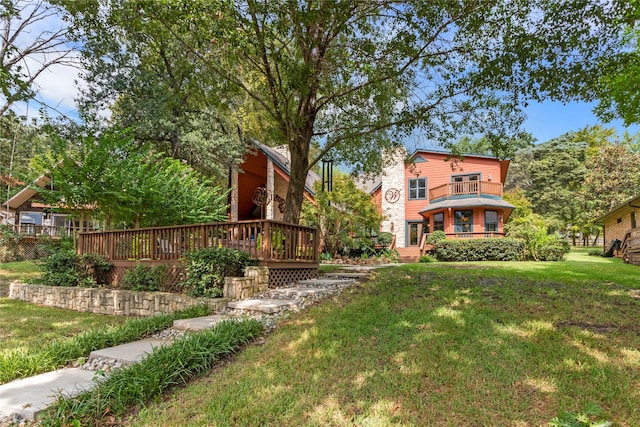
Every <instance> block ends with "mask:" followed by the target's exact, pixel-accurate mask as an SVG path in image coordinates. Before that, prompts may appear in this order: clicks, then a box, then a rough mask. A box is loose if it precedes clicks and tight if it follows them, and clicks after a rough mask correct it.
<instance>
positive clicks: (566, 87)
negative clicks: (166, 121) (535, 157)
mask: <svg viewBox="0 0 640 427" xmlns="http://www.w3.org/2000/svg"><path fill="white" fill-rule="evenodd" d="M64 4H65V6H66V7H67V8H68V10H69V11H70V12H71V13H73V14H74V16H75V17H76V28H81V27H82V28H85V29H88V28H101V25H102V24H101V23H99V22H98V23H96V22H95V17H97V16H100V15H101V16H106V17H107V19H106V20H105V21H104V22H106V23H108V24H109V25H112V26H113V27H112V29H111V31H110V33H109V34H111V35H114V36H117V37H115V38H114V40H117V43H116V45H113V46H111V47H109V52H110V53H112V54H114V55H113V57H109V61H106V62H105V61H103V60H102V59H101V58H103V56H101V55H96V54H91V56H90V57H91V58H92V59H91V60H92V61H95V62H94V64H95V65H96V66H98V65H99V66H100V67H105V71H107V72H111V74H110V75H112V76H116V78H117V79H121V80H123V82H124V83H125V84H124V86H125V87H128V88H132V87H134V88H135V85H132V84H131V83H132V82H136V84H138V82H139V83H140V84H141V85H143V84H144V83H149V85H150V86H149V87H150V88H151V87H152V85H151V83H152V80H148V79H147V78H146V77H145V78H141V77H140V76H141V75H142V74H143V73H146V74H147V75H148V76H153V75H154V73H159V74H163V75H165V74H167V73H168V71H169V70H170V69H171V70H173V71H174V73H175V75H181V76H184V78H185V79H186V80H182V79H178V80H172V79H171V78H170V79H168V80H166V82H167V85H166V86H164V87H165V90H163V91H161V93H158V94H157V95H158V97H155V98H154V97H153V96H149V97H147V99H148V100H149V101H150V102H155V101H158V100H160V99H162V96H165V95H166V96H169V95H167V94H170V96H171V99H172V100H174V101H175V100H180V99H184V97H183V98H181V97H180V96H178V95H177V93H179V92H174V89H175V88H174V87H171V84H170V83H172V82H173V83H177V84H178V86H180V84H182V83H184V84H186V85H190V87H191V86H195V87H196V88H197V89H196V90H195V94H196V96H195V98H197V99H198V102H196V104H195V105H197V106H198V107H199V110H198V111H207V110H206V109H205V108H203V106H206V107H207V108H210V109H212V111H214V112H215V113H214V115H215V116H216V117H219V116H221V117H225V118H229V117H233V116H234V111H235V110H238V109H239V108H240V107H241V106H245V107H246V108H244V111H250V112H252V114H254V117H259V118H260V119H265V120H266V125H265V127H264V129H268V131H269V133H270V137H271V138H273V139H274V140H279V141H281V142H284V143H286V144H288V146H289V149H290V151H291V178H290V184H289V189H288V192H287V197H286V204H285V220H286V221H290V222H297V221H298V219H299V214H300V208H301V205H302V200H303V189H304V181H305V177H306V174H307V172H308V170H309V169H310V168H312V167H313V166H314V165H315V164H316V163H317V162H318V161H319V160H320V159H322V158H323V157H325V156H331V157H333V158H334V159H335V160H336V161H339V162H341V163H343V164H344V165H346V166H348V167H349V168H351V169H352V170H353V171H354V172H355V173H358V172H370V171H376V170H378V169H379V168H380V167H381V164H382V158H381V156H380V153H381V150H382V149H384V148H388V147H391V146H394V145H397V144H401V143H402V141H403V138H404V137H405V136H406V135H408V134H409V133H410V132H412V131H413V130H414V129H416V128H420V129H421V130H422V133H423V134H425V135H426V137H427V138H429V139H430V140H433V141H440V142H441V143H442V144H443V145H445V146H447V147H448V146H450V144H451V143H452V141H453V140H454V138H455V137H456V136H457V135H459V134H460V132H463V131H466V130H470V132H471V133H473V134H484V135H488V136H490V140H491V141H500V140H502V138H510V137H516V138H517V137H519V136H520V130H519V124H520V122H521V119H522V115H521V114H520V111H519V109H518V107H519V106H521V105H522V104H523V103H524V102H526V100H527V99H534V100H541V99H543V98H545V97H553V98H557V99H565V100H566V99H572V98H573V97H576V96H578V95H580V94H581V91H582V90H583V88H584V87H585V86H584V83H585V81H591V80H592V79H593V78H594V76H595V75H597V70H598V64H599V62H600V61H601V60H602V59H603V58H605V57H607V56H608V55H612V54H613V53H612V52H616V51H617V47H618V42H619V38H618V37H617V36H618V33H619V26H618V25H617V23H618V22H620V20H622V19H624V18H625V17H626V15H627V14H628V13H629V10H628V5H627V3H626V2H622V1H619V2H618V1H613V2H611V1H593V0H580V1H572V2H565V1H554V0H516V1H510V2H504V1H499V0H477V1H470V2H452V1H442V2H440V1H436V2H424V1H422V0H405V1H377V2H353V1H335V2H328V1H327V2H325V1H319V2H300V1H297V0H273V1H259V0H236V1H231V0H194V1H190V2H184V1H181V0H168V1H166V2H162V3H159V2H152V1H151V2H150V1H145V0H118V1H106V0H104V1H102V0H96V1H93V2H71V1H69V2H66V1H65V2H64ZM112 16H118V17H119V18H118V19H115V20H109V18H110V17H112ZM614 23H615V24H616V25H614ZM88 40H89V42H90V41H91V39H90V38H89V39H88ZM125 40H126V41H127V43H124V44H123V41H125ZM95 42H96V43H102V42H104V46H107V45H108V44H109V43H108V38H97V39H95ZM87 46H91V49H93V51H94V52H100V46H96V45H91V43H87ZM118 46H123V47H122V48H118ZM163 49H164V50H163ZM89 51H91V50H89ZM150 52H153V55H151V56H147V54H148V53H150ZM162 52H172V54H171V55H169V54H167V55H165V56H162ZM178 53H181V54H182V55H183V56H182V59H183V60H180V58H179V57H178V55H177V54H178ZM148 58H154V60H148ZM121 59H122V60H125V61H126V62H127V63H128V64H130V66H128V67H127V68H126V70H128V71H127V72H125V73H118V72H114V71H118V67H119V64H121V63H122V61H121ZM167 64H172V67H171V68H170V67H168V66H167ZM90 69H91V68H90ZM107 74H108V73H102V74H100V73H98V74H96V75H99V76H106V75H107ZM167 75H168V74H167ZM96 83H99V84H100V83H101V81H100V79H97V80H96ZM111 87H113V88H115V86H114V85H112V86H111ZM160 87H163V86H160ZM144 89H145V88H144V87H142V88H141V90H144ZM116 92H118V97H119V99H118V103H117V104H116V106H117V107H119V108H124V106H125V105H126V104H127V103H128V102H137V99H136V97H135V96H134V97H130V96H128V94H127V93H123V92H119V91H116ZM189 93H191V92H189ZM144 102H147V101H144ZM160 104H162V105H167V104H169V105H173V106H176V107H179V108H183V107H182V106H181V105H179V104H176V103H175V102H173V103H171V102H168V101H167V102H165V101H163V102H161V103H159V105H158V107H159V108H162V106H161V105H160ZM192 105H194V104H192ZM127 110H128V111H130V112H131V113H135V112H137V111H138V110H137V109H136V108H129V107H127ZM141 110H142V111H143V112H144V111H152V109H150V108H147V107H145V108H142V109H141ZM187 110H188V109H187ZM222 111H224V113H221V112H222ZM198 114H199V113H198ZM130 116H131V117H132V118H135V117H136V116H135V114H130ZM160 116H163V114H160ZM167 117H171V115H170V114H169V115H168V116H167ZM173 117H175V116H173ZM255 121H260V120H255ZM150 123H153V122H150ZM158 129H162V127H160V126H159V127H157V128H156V127H155V126H153V130H158ZM258 139H262V138H258ZM314 144H315V145H317V146H319V147H320V149H319V150H317V155H315V156H311V155H310V152H311V150H310V147H311V146H312V145H314Z"/></svg>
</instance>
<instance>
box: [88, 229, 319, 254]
mask: <svg viewBox="0 0 640 427" xmlns="http://www.w3.org/2000/svg"><path fill="white" fill-rule="evenodd" d="M212 247H225V248H234V249H238V250H240V251H243V252H247V253H248V254H249V255H250V256H251V257H252V258H255V259H259V260H264V261H312V262H315V261H317V260H318V232H317V229H315V228H312V227H306V226H302V225H295V224H287V223H284V222H279V221H270V220H258V221H238V222H218V223H208V224H194V225H179V226H170V227H155V228H139V229H129V230H111V231H101V232H89V233H81V234H80V236H79V239H78V252H79V253H80V254H85V253H94V254H100V255H104V256H105V257H106V258H107V259H109V260H142V259H149V260H179V259H181V258H183V257H184V255H185V254H186V253H187V252H191V251H196V250H198V249H205V248H212Z"/></svg>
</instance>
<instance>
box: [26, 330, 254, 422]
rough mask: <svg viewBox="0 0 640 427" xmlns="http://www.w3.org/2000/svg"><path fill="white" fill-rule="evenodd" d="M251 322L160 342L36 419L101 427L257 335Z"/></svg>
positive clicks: (184, 381)
mask: <svg viewBox="0 0 640 427" xmlns="http://www.w3.org/2000/svg"><path fill="white" fill-rule="evenodd" d="M262 331H263V326H262V324H261V323H259V322H258V321H257V320H253V319H250V320H245V321H241V322H238V321H232V320H228V321H225V322H221V323H218V324H216V325H215V326H214V327H213V329H211V330H207V331H203V332H199V333H195V334H189V335H187V336H185V337H184V338H183V339H178V340H176V341H175V342H174V343H173V344H171V345H168V346H162V347H158V348H156V349H154V351H153V352H152V353H151V354H150V355H149V356H148V357H146V358H145V359H144V360H142V361H141V362H139V363H136V364H134V365H131V366H128V367H126V368H124V369H119V370H116V371H114V372H113V373H112V374H111V375H109V376H108V377H105V378H103V379H101V380H100V382H99V384H98V386H97V387H96V388H94V389H93V390H91V391H88V392H85V393H82V394H80V395H78V396H76V397H73V398H68V397H62V396H61V397H59V398H58V401H57V402H56V404H55V405H54V406H53V407H52V408H50V409H49V410H48V411H47V412H46V413H45V414H44V416H42V417H39V420H38V421H39V422H38V425H41V426H68V425H83V426H104V425H110V422H111V421H113V419H114V417H121V416H122V415H124V414H125V413H126V411H127V409H130V408H132V407H137V406H139V405H140V404H142V403H144V402H146V401H148V400H149V399H152V398H158V397H160V396H161V395H162V393H163V392H164V391H166V390H168V389H171V388H173V387H178V386H182V385H184V384H185V383H187V382H188V381H189V379H191V378H192V377H194V376H197V375H200V374H202V373H203V372H207V371H209V370H210V369H211V368H212V367H213V366H214V364H215V363H217V362H218V361H219V360H221V359H222V358H225V357H228V356H229V355H231V354H233V353H235V352H236V351H237V349H238V348H239V347H240V346H242V345H244V344H246V343H248V342H249V341H251V340H253V339H254V338H255V337H257V336H259V335H260V334H262Z"/></svg>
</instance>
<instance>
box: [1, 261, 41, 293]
mask: <svg viewBox="0 0 640 427" xmlns="http://www.w3.org/2000/svg"><path fill="white" fill-rule="evenodd" d="M36 277H40V270H39V268H38V266H37V264H36V263H35V262H33V261H16V262H7V263H3V264H0V297H5V296H7V295H8V294H9V284H10V283H11V282H13V281H14V280H16V279H20V280H29V279H33V278H36Z"/></svg>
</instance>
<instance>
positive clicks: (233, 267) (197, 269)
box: [182, 248, 256, 298]
mask: <svg viewBox="0 0 640 427" xmlns="http://www.w3.org/2000/svg"><path fill="white" fill-rule="evenodd" d="M186 259H187V262H188V264H187V268H186V275H187V278H186V280H185V281H184V282H183V284H182V286H183V290H184V291H185V292H186V293H188V294H189V295H191V296H194V297H208V298H218V297H220V296H222V292H223V289H224V278H225V277H227V276H228V277H242V276H243V275H244V268H245V267H246V266H248V265H256V261H255V260H252V259H251V258H249V254H247V253H246V252H241V251H238V250H236V249H230V248H208V249H201V250H198V251H194V252H190V253H188V254H187V255H186Z"/></svg>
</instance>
